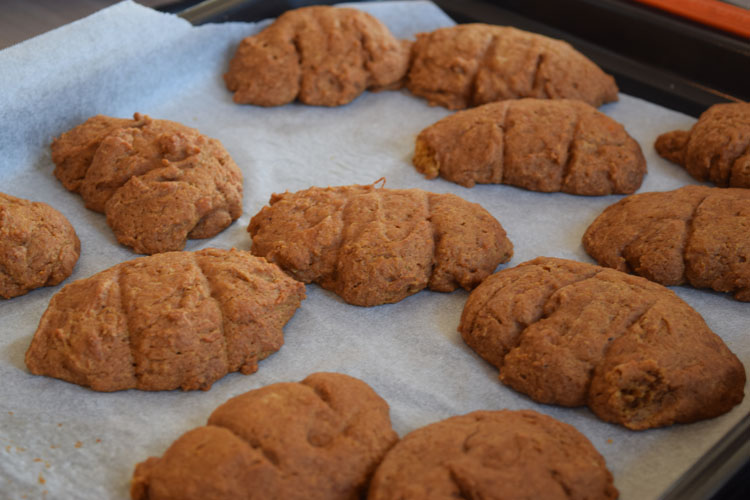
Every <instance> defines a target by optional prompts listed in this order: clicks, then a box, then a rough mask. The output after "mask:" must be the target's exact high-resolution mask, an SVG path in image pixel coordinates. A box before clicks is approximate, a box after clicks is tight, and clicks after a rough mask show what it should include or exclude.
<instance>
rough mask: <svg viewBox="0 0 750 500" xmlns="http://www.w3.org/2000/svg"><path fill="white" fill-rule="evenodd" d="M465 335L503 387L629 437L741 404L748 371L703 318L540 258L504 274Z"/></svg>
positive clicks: (613, 279) (575, 266)
mask: <svg viewBox="0 0 750 500" xmlns="http://www.w3.org/2000/svg"><path fill="white" fill-rule="evenodd" d="M459 331H460V332H461V335H462V337H463V338H464V340H465V341H466V343H467V344H468V345H469V346H470V347H471V348H472V349H474V350H475V351H477V353H478V354H479V355H480V356H482V357H483V358H485V359H486V360H487V361H489V362H490V363H491V364H493V365H495V366H496V367H497V368H498V369H499V370H500V380H501V381H502V382H503V383H504V384H506V385H509V386H510V387H512V388H514V389H515V390H517V391H519V392H523V393H524V394H528V395H529V396H530V397H531V398H532V399H534V400H535V401H538V402H541V403H547V404H559V405H563V406H581V405H588V406H589V408H591V410H592V411H593V412H594V413H595V414H596V415H597V416H599V417H600V418H602V419H603V420H606V421H608V422H614V423H618V424H621V425H624V426H625V427H628V428H630V429H635V430H640V429H648V428H651V427H660V426H665V425H671V424H673V423H688V422H694V421H696V420H701V419H705V418H712V417H715V416H717V415H721V414H722V413H725V412H727V411H729V410H730V409H732V407H734V406H735V405H737V404H739V403H740V402H741V401H742V399H743V396H744V393H743V390H744V386H745V369H744V367H743V366H742V364H741V363H740V362H739V360H738V359H737V357H736V356H735V355H734V354H733V353H732V352H731V351H729V349H728V348H727V346H726V345H725V344H724V342H722V340H721V338H719V337H718V336H717V335H716V334H714V333H713V332H712V331H711V330H710V329H709V327H708V326H707V325H706V323H705V322H704V321H703V318H702V317H701V316H700V314H698V313H697V312H696V311H695V310H694V309H692V308H691V307H690V306H688V305H687V304H686V303H685V302H683V301H682V300H681V299H680V298H679V297H677V295H675V294H674V293H673V292H672V291H670V290H669V289H667V288H664V287H663V286H661V285H658V284H656V283H652V282H650V281H648V280H646V279H643V278H639V277H636V276H631V275H628V274H625V273H621V272H619V271H615V270H613V269H608V268H603V267H599V266H594V265H591V264H584V263H580V262H574V261H568V260H563V259H553V258H546V257H540V258H538V259H535V260H532V261H529V262H526V263H523V264H520V265H518V266H516V267H514V268H511V269H506V270H504V271H501V272H498V273H496V274H494V275H492V276H490V277H489V278H487V279H486V280H485V281H484V282H483V283H482V284H481V285H480V286H479V287H477V289H476V290H474V291H473V292H472V294H471V295H470V296H469V300H468V301H467V303H466V306H465V308H464V311H463V314H462V316H461V323H460V326H459Z"/></svg>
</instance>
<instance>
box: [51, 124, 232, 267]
mask: <svg viewBox="0 0 750 500" xmlns="http://www.w3.org/2000/svg"><path fill="white" fill-rule="evenodd" d="M52 160H53V161H54V162H55V165H56V168H55V176H57V178H58V179H60V181H61V182H62V183H63V185H64V186H65V188H67V189H68V190H70V191H73V192H76V193H78V194H80V195H81V197H82V198H83V199H84V201H85V202H86V207H87V208H90V209H91V210H94V211H97V212H102V213H104V214H106V216H107V224H109V226H110V227H111V228H112V230H113V232H114V233H115V236H116V237H117V240H118V241H119V242H120V243H122V244H124V245H127V246H129V247H132V248H133V250H135V251H136V252H138V253H144V254H154V253H158V252H167V251H173V250H181V249H182V248H184V246H185V241H186V240H187V239H188V238H209V237H211V236H214V235H216V234H218V233H219V232H221V231H222V230H224V229H225V228H226V227H227V226H228V225H229V224H231V223H232V221H233V220H235V219H237V218H238V217H239V216H240V215H241V214H242V172H241V171H240V169H239V168H238V167H237V165H236V164H235V163H234V161H233V160H232V158H230V156H229V154H228V153H227V151H226V150H225V149H224V147H223V146H222V145H221V143H220V142H219V141H218V140H216V139H211V138H208V137H206V136H204V135H202V134H200V133H199V132H198V131H197V130H195V129H192V128H189V127H186V126H184V125H181V124H179V123H176V122H172V121H168V120H152V119H151V118H149V117H148V116H144V115H140V114H138V113H136V114H135V115H134V119H133V120H125V119H121V118H111V117H107V116H101V115H99V116H94V117H92V118H89V119H88V120H87V121H86V122H84V123H83V124H81V125H79V126H77V127H75V128H73V129H71V130H70V131H68V132H66V133H64V134H62V135H61V136H60V137H58V138H57V139H55V141H54V142H53V143H52Z"/></svg>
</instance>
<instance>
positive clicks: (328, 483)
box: [131, 373, 398, 500]
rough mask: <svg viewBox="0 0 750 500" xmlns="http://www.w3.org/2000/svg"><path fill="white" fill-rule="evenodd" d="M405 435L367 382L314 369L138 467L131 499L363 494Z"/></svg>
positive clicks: (246, 399)
mask: <svg viewBox="0 0 750 500" xmlns="http://www.w3.org/2000/svg"><path fill="white" fill-rule="evenodd" d="M397 440H398V436H397V435H396V433H395V432H394V431H393V429H392V428H391V421H390V417H389V415H388V404H387V403H386V402H385V401H384V400H383V399H382V398H381V397H380V396H378V395H377V394H376V393H375V391H373V390H372V388H370V386H368V385H367V384H366V383H364V382H362V381H361V380H358V379H356V378H353V377H350V376H348V375H342V374H338V373H314V374H312V375H310V376H308V377H307V378H306V379H304V380H303V381H301V382H299V383H277V384H273V385H269V386H266V387H262V388H260V389H256V390H253V391H250V392H247V393H245V394H241V395H239V396H236V397H234V398H232V399H230V400H229V401H227V402H226V403H224V404H223V405H221V406H219V407H218V408H217V409H216V410H215V411H214V412H213V414H212V415H211V417H210V418H209V419H208V425H206V426H204V427H198V428H197V429H194V430H192V431H190V432H187V433H185V434H183V435H182V437H180V438H178V439H177V441H175V442H174V443H173V444H172V445H171V446H170V447H169V449H168V450H167V451H166V452H165V453H164V455H163V456H162V457H161V458H155V457H151V458H149V459H148V460H146V461H144V462H142V463H140V464H138V465H137V466H136V469H135V472H134V474H133V481H132V483H131V498H132V499H133V500H172V499H173V500H178V499H179V500H191V499H195V500H209V499H210V500H219V499H226V500H230V499H231V500H234V499H239V498H242V499H247V500H255V499H257V500H297V499H300V500H302V499H304V500H357V499H359V498H362V493H364V491H365V490H366V488H367V484H368V483H369V480H370V476H371V475H372V473H373V472H374V470H375V468H376V467H377V465H378V464H379V463H380V460H381V459H382V458H383V455H385V453H386V451H388V449H390V448H391V446H393V444H394V443H395V442H396V441H397Z"/></svg>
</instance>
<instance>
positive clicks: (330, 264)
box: [248, 185, 513, 306]
mask: <svg viewBox="0 0 750 500" xmlns="http://www.w3.org/2000/svg"><path fill="white" fill-rule="evenodd" d="M248 231H249V232H250V235H251V237H252V240H253V243H252V247H251V251H252V252H253V254H255V255H261V256H263V257H266V258H267V259H268V260H269V261H271V262H274V263H276V264H278V265H279V267H281V268H282V269H284V270H285V271H286V272H287V273H289V274H290V275H292V276H293V277H294V278H296V279H298V280H300V281H304V282H305V283H311V282H314V283H318V284H319V285H320V286H322V287H323V288H325V289H327V290H331V291H333V292H335V293H337V294H338V295H340V296H341V297H342V298H343V299H344V300H345V301H347V302H349V303H350V304H355V305H360V306H373V305H378V304H384V303H392V302H398V301H399V300H402V299H404V298H405V297H407V296H409V295H412V294H414V293H417V292H418V291H420V290H422V289H424V288H429V289H430V290H435V291H441V292H450V291H453V290H455V289H456V288H458V287H459V286H460V287H462V288H465V289H467V290H470V289H472V288H474V287H475V286H477V285H478V284H479V283H480V282H481V281H482V280H483V279H484V278H485V277H486V276H488V275H489V274H490V273H492V272H493V271H494V270H495V268H496V267H497V266H498V264H500V263H502V262H507V261H508V260H509V259H510V257H511V255H512V253H513V246H512V244H511V242H510V240H508V238H507V237H506V235H505V231H504V230H503V228H502V226H501V225H500V223H499V222H498V221H497V220H496V219H495V218H494V217H492V215H491V214H490V213H489V212H487V211H486V210H485V209H483V208H482V207H481V206H479V205H477V204H476V203H470V202H468V201H466V200H463V199H462V198H459V197H458V196H454V195H452V194H435V193H429V192H427V191H422V190H421V189H385V188H375V186H374V185H369V186H358V185H354V186H340V187H329V188H318V187H313V188H310V189H307V190H304V191H298V192H296V193H288V192H287V193H283V194H274V195H273V196H272V197H271V200H270V202H269V205H268V206H266V207H264V208H263V209H262V210H261V211H260V212H259V213H258V214H256V215H255V216H254V217H253V218H252V219H251V220H250V224H249V226H248Z"/></svg>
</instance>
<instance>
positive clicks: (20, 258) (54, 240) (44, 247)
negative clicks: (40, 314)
mask: <svg viewBox="0 0 750 500" xmlns="http://www.w3.org/2000/svg"><path fill="white" fill-rule="evenodd" d="M80 255H81V242H80V241H79V240H78V236H76V232H75V230H74V229H73V226H72V225H71V224H70V222H69V221H68V219H66V218H65V216H64V215H63V214H61V213H60V212H58V211H57V210H55V209H54V208H52V207H51V206H49V205H47V204H46V203H41V202H36V201H34V202H32V201H28V200H24V199H21V198H16V197H15V196H11V195H8V194H5V193H0V297H2V298H5V299H9V298H11V297H17V296H19V295H23V294H25V293H27V292H29V291H31V290H33V289H35V288H39V287H42V286H53V285H57V284H58V283H60V282H62V281H63V280H64V279H65V278H67V277H68V276H70V275H71V273H72V272H73V268H74V267H75V265H76V262H78V257H79V256H80Z"/></svg>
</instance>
